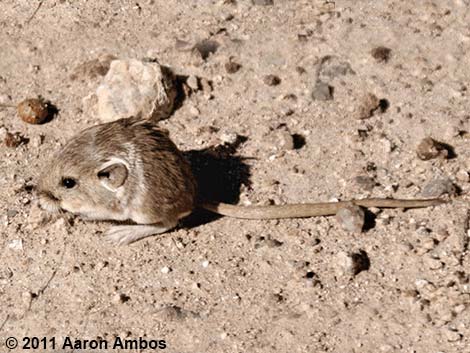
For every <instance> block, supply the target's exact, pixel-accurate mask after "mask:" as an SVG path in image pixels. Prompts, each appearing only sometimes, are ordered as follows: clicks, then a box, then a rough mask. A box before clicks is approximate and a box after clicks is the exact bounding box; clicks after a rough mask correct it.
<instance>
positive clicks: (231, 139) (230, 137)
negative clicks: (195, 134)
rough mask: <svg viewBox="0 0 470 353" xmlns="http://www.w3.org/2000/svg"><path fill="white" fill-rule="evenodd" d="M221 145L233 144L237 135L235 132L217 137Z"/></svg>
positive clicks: (224, 133)
mask: <svg viewBox="0 0 470 353" xmlns="http://www.w3.org/2000/svg"><path fill="white" fill-rule="evenodd" d="M219 139H220V141H222V143H227V144H234V143H235V142H236V141H237V140H238V134H236V133H235V132H223V133H222V134H220V137H219Z"/></svg>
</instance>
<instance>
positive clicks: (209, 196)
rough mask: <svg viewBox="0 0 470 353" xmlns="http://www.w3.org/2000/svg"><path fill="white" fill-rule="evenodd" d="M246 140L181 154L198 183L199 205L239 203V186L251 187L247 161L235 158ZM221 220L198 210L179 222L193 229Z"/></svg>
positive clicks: (211, 213)
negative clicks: (186, 160) (189, 165)
mask: <svg viewBox="0 0 470 353" xmlns="http://www.w3.org/2000/svg"><path fill="white" fill-rule="evenodd" d="M246 140H247V138H246V137H243V136H238V137H237V140H236V141H235V142H233V143H225V144H223V145H217V146H211V147H208V148H205V149H202V150H191V151H186V152H183V153H184V155H185V157H186V158H187V159H188V161H189V163H190V164H191V169H192V171H193V174H194V176H195V178H196V180H197V185H198V199H197V202H198V204H201V203H203V202H211V203H214V202H215V203H217V202H224V203H229V204H237V203H238V201H239V199H240V192H241V187H242V185H245V186H250V185H251V182H250V176H251V173H250V167H249V166H248V165H247V164H246V163H245V162H244V161H246V160H247V159H249V158H246V157H241V156H237V155H236V154H235V153H236V152H237V148H238V147H239V146H240V144H242V143H243V142H245V141H246ZM220 217H222V216H220V215H218V214H215V213H213V212H209V211H206V210H204V209H202V208H201V207H198V208H196V209H195V210H194V212H192V213H191V214H190V215H189V216H188V217H185V218H184V219H182V220H181V225H182V226H183V227H185V228H193V227H197V226H199V225H202V224H206V223H209V222H212V221H213V220H215V219H217V218H220Z"/></svg>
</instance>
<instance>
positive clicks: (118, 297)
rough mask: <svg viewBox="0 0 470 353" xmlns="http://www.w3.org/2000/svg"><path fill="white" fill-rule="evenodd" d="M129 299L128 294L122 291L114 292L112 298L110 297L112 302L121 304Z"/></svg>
mask: <svg viewBox="0 0 470 353" xmlns="http://www.w3.org/2000/svg"><path fill="white" fill-rule="evenodd" d="M129 299H130V297H129V296H127V295H125V294H123V293H116V294H115V295H114V296H113V298H112V300H111V301H112V302H113V303H114V304H123V303H125V302H127V301H128V300H129Z"/></svg>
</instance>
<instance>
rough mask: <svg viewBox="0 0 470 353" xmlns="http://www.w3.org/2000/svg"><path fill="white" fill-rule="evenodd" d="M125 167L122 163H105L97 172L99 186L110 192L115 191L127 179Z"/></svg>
mask: <svg viewBox="0 0 470 353" xmlns="http://www.w3.org/2000/svg"><path fill="white" fill-rule="evenodd" d="M127 174H128V173H127V167H126V166H125V165H124V164H123V163H119V162H117V163H113V164H111V165H110V164H109V163H105V164H104V165H103V166H102V169H101V170H100V171H99V172H98V179H100V181H101V184H103V186H104V187H105V188H106V189H108V190H111V191H113V192H114V191H116V190H117V188H118V187H120V186H121V185H123V184H124V182H125V181H126V179H127Z"/></svg>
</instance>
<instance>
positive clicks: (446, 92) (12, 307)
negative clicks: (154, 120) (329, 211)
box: [0, 0, 470, 353]
mask: <svg viewBox="0 0 470 353" xmlns="http://www.w3.org/2000/svg"><path fill="white" fill-rule="evenodd" d="M263 3H266V4H267V5H262V4H263ZM269 3H270V2H269V1H260V0H257V1H254V4H253V3H252V1H248V0H238V1H236V0H234V1H229V0H216V1H206V0H204V1H178V2H176V1H174V2H171V1H170V2H169V1H164V0H149V1H138V2H136V1H133V2H127V1H114V0H111V1H70V0H61V1H53V0H47V1H42V2H38V1H24V0H22V1H16V0H15V1H13V0H2V1H1V2H0V42H1V43H2V50H1V52H2V55H1V58H0V103H3V104H16V103H18V102H20V101H21V100H22V99H25V98H32V97H36V96H38V95H40V96H42V97H44V98H45V99H47V100H49V101H50V102H51V103H52V104H54V106H55V107H56V108H57V109H58V113H57V114H56V115H55V116H54V118H53V119H52V120H51V121H50V122H47V123H45V124H42V125H30V124H26V123H25V122H23V121H21V120H20V119H19V118H18V116H17V115H16V113H15V109H12V108H7V107H4V108H1V109H0V119H1V121H0V125H2V126H3V127H4V129H3V130H2V131H3V135H4V137H5V134H6V131H8V132H10V133H11V134H13V136H14V134H15V133H19V138H17V141H18V142H22V143H21V144H20V145H19V146H17V147H8V146H7V144H6V143H5V142H4V141H2V142H1V145H0V154H1V159H0V170H1V174H0V176H1V178H0V210H1V212H0V221H1V227H0V249H1V250H0V254H1V255H0V256H1V260H0V303H1V309H0V337H1V342H0V347H1V350H2V352H3V351H5V352H6V351H8V350H5V348H4V344H5V338H6V337H10V336H13V337H15V338H17V339H18V340H19V341H20V345H23V341H22V339H23V337H27V336H29V337H32V336H35V337H39V338H42V337H47V338H48V339H50V338H52V337H55V339H56V346H55V351H64V350H65V351H72V349H70V346H66V347H63V345H62V342H63V341H64V340H65V337H69V338H70V339H71V340H75V339H76V340H85V339H101V340H106V341H107V342H109V344H110V346H108V349H107V350H105V349H103V350H94V351H119V350H118V349H116V350H113V349H112V347H111V343H112V342H114V340H115V337H116V336H118V337H120V338H121V339H137V340H138V339H139V337H140V338H142V339H145V340H165V342H166V349H165V351H169V352H348V353H352V352H410V353H411V352H419V353H425V352H434V353H437V352H445V353H450V352H469V349H470V348H469V346H470V315H469V310H470V309H469V306H470V283H469V276H470V257H469V254H468V242H469V236H470V234H469V217H470V206H469V194H468V191H469V189H470V184H469V178H468V172H470V147H469V134H468V131H469V130H470V118H469V117H470V115H469V114H470V109H469V108H470V104H469V86H468V85H469V78H470V65H469V62H470V27H469V25H468V24H469V23H470V4H469V3H468V1H466V0H455V1H418V2H409V1H379V2H375V1H354V2H352V1H336V2H326V1H317V0H308V1H307V0H298V1H286V0H274V1H273V4H269ZM38 5H41V6H39V7H38ZM36 10H37V11H36ZM194 47H196V49H192V48H194ZM106 55H108V56H109V55H112V56H114V57H117V58H137V59H142V58H152V59H158V61H159V62H160V63H162V64H165V65H168V66H170V67H171V68H172V69H173V70H174V71H175V72H176V73H177V74H178V75H181V76H182V77H185V76H191V75H194V76H196V77H198V78H200V79H202V81H203V82H204V83H205V84H204V85H201V87H195V88H194V89H193V91H192V92H191V94H188V96H187V97H185V99H183V100H182V101H181V105H180V107H179V108H178V109H177V110H176V111H175V112H174V114H173V115H172V116H171V117H170V118H169V119H167V120H165V121H162V122H161V125H162V126H164V127H165V128H167V129H169V130H170V133H171V136H172V138H173V140H174V141H175V142H176V143H177V145H178V146H179V147H180V148H181V149H182V150H184V151H192V152H191V153H189V155H191V154H192V153H193V154H194V153H197V151H199V150H204V149H208V148H210V147H216V146H219V147H220V146H222V147H223V146H226V145H227V144H230V143H233V142H234V141H236V140H241V141H243V142H241V143H240V144H239V145H238V146H237V148H236V151H231V153H230V154H228V155H227V158H228V159H230V160H231V161H232V162H233V163H226V164H227V165H226V166H229V168H232V169H231V171H230V170H229V172H230V173H228V175H229V176H230V175H231V176H235V177H238V176H242V177H243V178H242V179H240V178H238V179H237V178H233V179H234V180H232V179H231V178H230V177H229V176H228V177H226V175H225V174H223V173H221V174H220V176H219V174H218V173H217V171H214V173H213V175H212V177H214V174H215V176H216V178H215V180H218V181H219V184H220V185H222V186H225V187H226V188H227V189H228V190H231V191H232V193H233V195H229V196H230V198H229V199H230V201H232V202H238V203H240V204H248V203H251V204H268V203H273V204H281V203H287V202H313V201H329V200H335V199H341V200H342V199H350V198H359V197H367V196H375V197H397V198H398V197H400V198H413V197H419V196H420V195H421V192H422V191H423V190H424V189H425V187H426V186H428V192H429V190H431V193H432V192H434V193H438V194H440V193H443V192H448V193H451V194H454V195H453V196H452V197H451V199H452V200H453V201H452V202H450V203H448V204H445V205H442V206H438V207H433V208H428V209H418V210H407V211H403V210H378V209H372V210H370V211H371V213H370V214H369V218H370V220H369V224H368V226H367V227H366V228H367V231H365V232H364V233H362V234H350V233H348V232H346V231H344V230H342V228H341V226H340V225H339V224H338V222H337V221H336V219H335V218H334V217H330V218H327V217H320V218H315V219H313V218H312V219H295V220H281V221H244V220H237V219H229V218H218V219H209V220H207V221H201V220H198V219H194V217H193V219H192V220H191V221H188V222H186V224H183V225H182V226H181V227H180V228H178V229H176V230H174V231H171V232H169V233H166V234H164V235H161V236H156V237H151V238H147V239H145V240H143V241H139V242H137V243H135V244H132V245H130V246H124V247H115V246H111V245H109V244H106V243H105V242H104V240H103V231H105V230H106V229H107V228H108V227H109V224H106V223H98V222H96V223H93V222H84V221H82V220H80V219H78V218H76V219H73V218H72V219H64V218H49V217H48V216H47V215H45V214H44V213H43V212H42V211H41V210H39V209H38V206H37V203H36V200H35V192H34V185H35V180H36V179H35V175H36V174H37V171H38V170H39V169H40V168H41V166H42V165H43V164H44V163H45V161H46V160H47V159H48V158H50V156H51V154H52V153H53V151H55V150H56V149H57V147H58V146H59V145H61V144H63V143H64V142H65V141H67V139H69V138H70V137H71V136H73V134H75V133H76V132H77V131H79V130H81V129H83V128H85V127H88V126H91V125H94V124H97V123H98V119H97V117H96V116H94V114H93V109H91V106H92V98H91V94H93V93H94V92H95V90H96V88H97V86H98V85H99V83H100V82H101V80H102V76H103V75H104V74H105V73H106V70H107V67H106V60H107V59H106ZM100 58H101V59H102V61H100V60H98V59H100ZM103 58H104V59H103ZM270 75H271V76H270ZM193 82H194V80H193ZM208 82H209V84H207V83H208ZM428 136H430V137H432V138H434V139H435V140H437V141H439V142H442V143H445V144H447V145H448V146H447V147H446V148H445V149H446V151H447V152H449V153H444V155H441V154H438V156H437V157H436V158H431V159H429V160H422V159H420V158H418V156H417V153H416V149H417V146H418V144H419V143H420V142H421V141H422V140H423V139H424V138H425V137H428ZM237 137H238V138H237ZM11 138H12V136H10V140H9V142H10V143H8V144H9V145H12V144H13V145H15V144H16V143H15V142H14V140H11ZM7 140H8V138H7ZM12 141H13V142H12ZM7 142H8V141H7ZM450 147H452V148H450ZM452 150H453V151H452ZM445 154H447V157H446V156H445ZM431 155H432V153H431ZM242 157H243V158H242ZM199 167H201V168H202V167H204V166H199ZM225 172H227V171H225ZM226 174H227V173H226ZM435 179H437V180H438V181H433V180H435ZM237 180H238V181H237ZM443 180H444V182H443ZM449 180H450V182H449ZM232 182H233V183H235V184H234V185H225V184H230V183H232ZM237 182H238V183H239V184H236V183H237ZM430 182H432V183H434V184H431V185H429V183H430ZM436 183H437V184H436ZM220 185H219V186H220ZM436 190H437V191H436ZM218 197H220V198H224V197H228V196H224V195H219V196H218ZM201 217H203V216H201ZM204 219H207V217H205V216H204ZM357 272H358V273H357ZM81 343H84V342H83V341H81ZM48 344H49V345H48V346H47V347H46V349H41V350H43V351H44V350H45V351H52V350H53V349H52V348H54V347H52V346H51V343H48ZM62 348H65V349H62ZM76 348H80V347H76ZM82 348H83V347H82ZM157 350H158V349H157ZM160 350H163V349H161V348H160ZM11 351H19V348H18V349H16V350H11ZM75 351H78V350H75ZM121 351H125V350H121ZM127 351H129V350H127ZM133 351H136V350H135V349H134V350H133ZM144 351H149V350H144Z"/></svg>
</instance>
